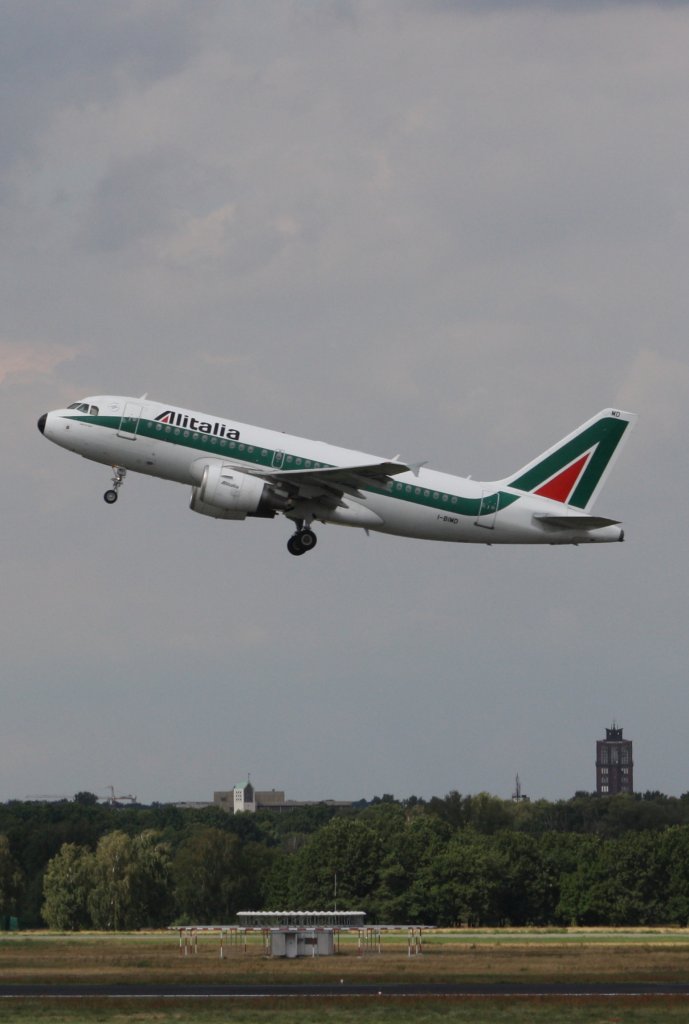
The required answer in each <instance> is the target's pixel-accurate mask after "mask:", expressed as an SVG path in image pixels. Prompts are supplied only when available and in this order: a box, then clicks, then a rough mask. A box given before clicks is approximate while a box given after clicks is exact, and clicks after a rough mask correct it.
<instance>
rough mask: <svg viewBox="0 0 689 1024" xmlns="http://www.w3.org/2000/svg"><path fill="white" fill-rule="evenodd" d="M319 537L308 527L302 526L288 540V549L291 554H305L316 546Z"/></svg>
mask: <svg viewBox="0 0 689 1024" xmlns="http://www.w3.org/2000/svg"><path fill="white" fill-rule="evenodd" d="M317 540H318V537H317V536H316V534H315V533H314V532H313V530H309V528H308V527H306V528H304V527H303V526H300V527H299V528H298V530H297V532H296V533H293V534H292V536H291V537H290V539H289V540H288V541H287V550H288V551H289V553H290V555H303V554H305V553H306V552H307V551H311V549H312V548H315V546H316V542H317Z"/></svg>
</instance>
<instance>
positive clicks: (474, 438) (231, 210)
mask: <svg viewBox="0 0 689 1024" xmlns="http://www.w3.org/2000/svg"><path fill="white" fill-rule="evenodd" d="M688 53H689V9H688V8H687V5H686V4H682V3H670V2H667V3H662V2H656V3H651V2H647V3H644V2H624V3H622V2H620V3H615V2H594V0H590V2H582V0H557V2H554V0H553V2H550V3H549V2H545V0H541V2H533V3H530V2H525V0H523V2H518V3H517V2H514V3H510V2H497V0H495V2H485V0H483V2H480V3H479V2H477V0H476V2H470V0H464V2H462V0H456V2H451V0H445V2H441V0H436V2H431V0H376V2H372V0H319V3H317V4H314V3H311V2H306V0H303V2H293V0H263V2H262V3H260V4H258V3H251V2H249V0H246V2H232V0H228V2H218V0H195V2H194V3H193V4H192V3H187V2H184V0H118V2H117V3H115V2H96V3H94V2H93V0H44V2H38V0H4V2H2V4H1V5H0V79H1V83H0V85H1V87H0V138H1V139H2V145H1V146H0V262H1V270H0V290H1V294H0V318H1V319H0V389H1V403H0V416H1V417H2V421H1V422H2V429H1V431H0V459H1V464H2V468H3V481H4V484H3V487H2V492H1V496H0V509H1V515H2V524H3V530H2V535H1V541H0V543H1V545H2V548H1V558H2V566H3V587H2V595H1V600H2V610H1V615H0V631H1V632H0V645H1V646H0V649H1V651H2V676H1V684H0V685H1V687H2V702H1V709H0V799H2V800H7V799H10V798H23V797H24V796H26V795H35V794H55V795H66V796H72V795H73V794H74V793H76V792H78V791H79V790H91V791H93V792H96V793H99V794H101V795H105V790H106V787H107V786H108V785H110V784H112V785H113V786H114V787H115V789H116V790H117V791H118V792H120V793H132V794H136V795H138V797H139V799H140V800H142V801H145V802H150V801H153V800H160V801H168V800H185V799H186V800H194V799H195V800H203V799H210V798H211V797H212V793H213V790H216V789H227V788H230V787H231V786H232V785H233V784H234V783H235V782H239V781H242V780H243V779H245V778H246V775H247V773H248V772H250V773H251V777H252V780H253V782H254V783H255V785H256V786H257V787H258V788H261V789H267V788H273V787H275V788H278V789H284V790H285V791H286V793H287V796H288V797H291V798H294V799H322V798H328V797H336V798H341V799H358V798H360V797H366V798H369V799H370V798H371V797H373V796H374V795H375V794H378V795H381V794H383V793H385V792H387V793H393V794H394V795H395V796H397V797H399V798H403V797H406V796H409V795H411V794H416V795H418V796H424V797H430V796H432V795H434V794H437V795H443V794H445V793H447V792H448V791H450V790H452V789H457V790H459V791H460V792H462V793H477V792H479V791H481V790H487V791H489V792H492V793H495V794H496V795H499V796H502V797H509V796H510V794H511V792H512V789H513V787H514V777H515V774H516V773H517V772H519V775H520V777H521V780H522V785H523V789H524V791H525V792H526V793H528V794H529V795H530V796H532V797H533V798H536V797H541V796H543V797H547V798H549V799H557V798H568V797H570V796H572V795H573V794H574V792H575V791H576V790H581V789H584V790H592V789H593V788H594V787H595V771H594V761H595V743H596V740H597V739H600V738H603V737H604V735H605V728H606V726H608V727H609V726H610V725H611V724H612V722H613V721H616V722H617V724H618V725H621V726H622V727H623V728H624V734H625V737H629V738H631V739H633V741H634V760H635V785H636V789H637V790H641V791H644V790H656V789H657V790H661V791H663V792H666V793H671V794H676V795H679V794H681V793H683V792H686V791H688V790H689V743H688V742H687V736H686V732H687V722H688V721H689V672H688V669H687V665H688V662H689V657H688V656H689V628H688V627H689V623H688V622H687V607H688V604H689V601H688V599H689V585H688V582H687V580H688V572H687V550H688V542H687V535H688V532H689V525H688V523H687V509H688V507H689V475H688V472H687V455H686V443H687V435H688V431H689V412H688V408H689V346H688V344H687V332H688V325H689V287H688V286H687V266H688V264H689V216H688V210H689V184H688V183H689V133H688V132H687V110H689V63H688V60H687V54H688ZM143 392H148V393H149V395H150V397H151V398H153V399H156V400H159V401H162V402H165V403H170V404H179V405H183V406H187V407H189V408H192V409H198V410H203V411H206V412H208V413H213V414H216V415H219V416H224V417H229V418H234V419H238V420H241V421H244V422H248V423H257V424H261V425H263V426H267V427H271V428H276V429H281V430H287V431H289V432H291V433H296V434H301V435H304V436H306V437H313V438H318V439H321V440H325V441H330V442H333V443H336V444H342V445H344V446H346V447H351V448H357V449H360V450H363V451H367V452H372V453H375V454H378V455H381V456H385V457H391V456H394V455H397V454H399V455H400V456H401V458H402V459H404V460H411V461H418V460H425V459H427V460H429V462H430V465H431V466H432V467H434V468H437V469H442V470H445V471H448V472H456V473H459V474H464V475H468V474H471V475H473V476H474V477H478V478H480V477H482V478H485V479H491V478H496V477H501V476H504V475H506V474H507V473H509V472H510V471H512V470H515V469H517V468H518V467H519V466H521V465H523V464H524V463H525V462H527V461H528V460H529V459H531V458H532V457H533V456H535V455H537V454H538V453H539V452H541V451H542V450H543V449H545V448H546V447H548V446H549V445H550V444H552V443H554V442H555V441H557V440H558V439H559V438H560V437H562V436H563V435H564V434H566V433H568V432H569V431H570V430H572V429H573V428H574V427H575V426H577V425H578V424H579V423H581V422H583V421H584V420H585V419H588V418H589V417H590V416H591V415H592V414H593V413H595V412H596V411H597V410H598V409H600V408H603V407H605V406H608V405H613V406H619V407H622V408H628V409H631V410H633V411H636V412H638V413H639V414H640V419H639V423H638V425H637V426H636V428H635V431H634V433H633V434H632V436H631V439H630V441H629V443H628V445H627V447H626V448H625V450H624V452H623V454H622V456H621V458H620V460H619V462H618V464H617V466H616V468H615V470H614V472H613V474H612V476H611V477H610V479H609V481H608V483H607V485H606V487H605V489H604V491H603V493H602V495H601V496H600V498H599V499H598V502H597V505H596V511H597V512H599V513H600V514H601V515H606V516H611V517H613V518H619V519H622V520H623V521H624V524H625V530H626V534H627V541H626V543H624V544H614V545H602V546H596V547H579V548H562V549H558V548H551V547H545V548H507V547H505V548H500V547H493V548H488V547H483V546H477V547H473V546H470V545H467V546H462V545H456V546H454V545H441V544H434V543H430V542H424V541H412V540H403V539H399V538H393V537H385V536H376V535H372V536H371V537H369V538H367V537H366V535H365V534H364V533H363V532H361V531H354V530H347V529H341V528H337V527H334V526H329V527H320V529H319V531H318V532H319V545H318V549H317V551H315V552H314V553H313V554H311V555H309V556H308V557H304V558H300V559H296V558H293V557H291V556H290V555H289V554H288V553H287V550H286V548H285V543H286V541H287V538H288V536H289V534H290V532H291V528H290V525H289V523H288V522H286V521H285V520H283V519H282V518H279V519H277V520H275V521H273V522H270V521H261V520H255V521H252V520H248V521H247V522H245V523H231V522H216V521H214V520H212V519H209V518H207V517H204V516H198V515H194V514H193V513H192V512H190V511H189V509H188V497H189V495H188V492H187V489H186V488H184V487H181V486H179V485H177V484H172V483H166V482H163V481H158V480H151V479H148V478H144V477H138V476H136V475H134V474H130V475H129V477H128V479H127V482H126V486H125V487H124V489H123V491H122V492H121V498H120V501H119V502H118V503H117V505H116V506H114V507H108V506H106V504H105V503H104V502H103V499H102V494H103V491H104V490H105V488H106V487H107V485H108V481H109V472H108V470H107V469H106V468H104V467H102V466H98V465H96V464H94V463H91V462H86V461H84V460H81V459H79V458H77V457H76V456H74V455H71V454H69V453H67V452H65V451H64V450H62V449H59V448H56V447H54V446H52V445H50V444H49V443H48V442H46V440H45V439H44V438H42V437H41V436H40V435H39V433H38V431H37V429H36V420H37V418H38V417H39V416H40V414H41V413H43V412H45V411H46V410H48V409H54V408H57V407H61V406H64V405H65V404H67V403H68V402H70V401H74V400H76V399H78V398H81V397H83V396H85V395H89V394H90V395H93V394H103V393H113V394H123V395H140V394H142V393H143Z"/></svg>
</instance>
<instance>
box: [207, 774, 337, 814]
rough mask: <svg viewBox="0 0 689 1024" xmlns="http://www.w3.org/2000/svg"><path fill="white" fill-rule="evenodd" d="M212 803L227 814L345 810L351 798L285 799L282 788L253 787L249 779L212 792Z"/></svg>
mask: <svg viewBox="0 0 689 1024" xmlns="http://www.w3.org/2000/svg"><path fill="white" fill-rule="evenodd" d="M213 803H214V804H215V805H216V806H218V807H222V809H223V810H224V811H227V813H228V814H238V813H239V812H240V811H242V812H247V811H249V812H254V811H258V810H271V811H280V812H282V813H285V812H288V811H296V810H299V809H300V808H303V807H332V808H334V809H335V810H338V811H340V810H345V809H347V808H349V807H351V806H352V805H353V801H352V800H285V791H284V790H283V789H254V787H253V785H252V783H251V780H250V779H248V780H247V781H246V782H245V783H244V784H243V785H239V786H235V787H234V789H221V790H216V791H215V792H214V793H213Z"/></svg>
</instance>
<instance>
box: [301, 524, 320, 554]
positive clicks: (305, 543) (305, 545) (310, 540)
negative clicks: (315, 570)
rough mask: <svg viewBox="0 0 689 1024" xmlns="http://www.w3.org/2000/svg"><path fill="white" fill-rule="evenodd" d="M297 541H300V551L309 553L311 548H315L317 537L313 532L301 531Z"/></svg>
mask: <svg viewBox="0 0 689 1024" xmlns="http://www.w3.org/2000/svg"><path fill="white" fill-rule="evenodd" d="M299 540H300V541H301V546H302V549H303V550H304V551H310V550H311V548H315V546H316V544H317V542H318V537H317V536H316V534H315V533H314V532H313V530H308V529H306V530H302V531H301V533H300V534H299Z"/></svg>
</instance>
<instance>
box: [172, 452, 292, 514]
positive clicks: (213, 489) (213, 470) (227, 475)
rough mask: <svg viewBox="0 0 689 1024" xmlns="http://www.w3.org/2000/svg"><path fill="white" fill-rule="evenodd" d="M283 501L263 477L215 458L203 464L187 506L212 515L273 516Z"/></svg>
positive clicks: (283, 505) (284, 497)
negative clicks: (245, 471) (199, 481)
mask: <svg viewBox="0 0 689 1024" xmlns="http://www.w3.org/2000/svg"><path fill="white" fill-rule="evenodd" d="M286 504H287V498H286V496H283V495H281V494H280V493H279V492H276V491H275V489H274V488H273V487H271V486H270V485H268V484H266V483H265V482H264V481H263V480H257V479H256V477H253V476H249V474H248V473H242V472H241V471H238V470H236V469H235V468H234V466H232V465H231V463H228V462H220V461H214V462H209V463H206V465H204V467H203V473H202V476H201V483H200V484H199V486H198V487H192V490H191V501H190V502H189V508H190V509H191V510H192V511H193V512H199V513H200V514H201V515H203V516H213V518H215V519H246V517H247V516H274V515H275V511H276V509H279V508H284V507H285V506H286Z"/></svg>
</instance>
